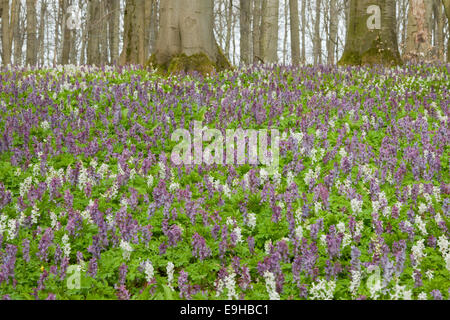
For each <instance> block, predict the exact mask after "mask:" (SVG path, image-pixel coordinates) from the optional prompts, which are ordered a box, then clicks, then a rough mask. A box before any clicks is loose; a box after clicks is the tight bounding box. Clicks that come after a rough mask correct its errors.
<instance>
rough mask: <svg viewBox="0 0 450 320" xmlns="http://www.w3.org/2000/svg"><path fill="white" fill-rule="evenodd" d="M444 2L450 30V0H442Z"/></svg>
mask: <svg viewBox="0 0 450 320" xmlns="http://www.w3.org/2000/svg"><path fill="white" fill-rule="evenodd" d="M442 2H443V3H444V9H445V15H446V16H447V25H448V29H449V32H450V0H442ZM447 62H450V41H447Z"/></svg>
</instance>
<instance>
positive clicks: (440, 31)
mask: <svg viewBox="0 0 450 320" xmlns="http://www.w3.org/2000/svg"><path fill="white" fill-rule="evenodd" d="M443 8H444V7H443V4H442V1H441V0H434V15H435V17H436V18H435V20H436V50H437V56H438V59H439V60H441V61H444V59H445V58H444V57H445V56H444V54H445V33H444V28H445V16H444V9H443Z"/></svg>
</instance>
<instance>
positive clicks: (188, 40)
mask: <svg viewBox="0 0 450 320" xmlns="http://www.w3.org/2000/svg"><path fill="white" fill-rule="evenodd" d="M213 9H214V6H213V1H212V0H191V1H183V0H165V1H161V3H160V30H159V33H158V40H157V42H156V51H155V54H154V57H155V59H156V61H155V62H156V63H157V64H158V65H167V64H168V63H170V61H171V60H172V58H173V57H175V56H178V55H181V54H184V55H186V56H187V57H190V56H193V55H196V54H205V55H206V56H207V57H208V58H209V60H210V61H211V62H212V63H217V62H218V61H219V59H220V57H219V56H220V53H219V48H218V46H217V44H216V40H215V38H214V31H213V30H214V12H213Z"/></svg>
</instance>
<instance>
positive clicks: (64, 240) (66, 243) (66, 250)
mask: <svg viewBox="0 0 450 320" xmlns="http://www.w3.org/2000/svg"><path fill="white" fill-rule="evenodd" d="M61 241H62V243H63V246H62V249H63V252H64V256H66V257H69V255H70V251H71V248H70V242H69V236H68V235H67V234H64V235H63V236H62V238H61Z"/></svg>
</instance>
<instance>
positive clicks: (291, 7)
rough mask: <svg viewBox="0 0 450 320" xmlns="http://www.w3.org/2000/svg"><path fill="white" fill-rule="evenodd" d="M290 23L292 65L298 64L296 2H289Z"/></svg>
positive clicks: (298, 41) (293, 0)
mask: <svg viewBox="0 0 450 320" xmlns="http://www.w3.org/2000/svg"><path fill="white" fill-rule="evenodd" d="M289 11H290V22H291V55H292V64H294V65H298V64H300V30H299V29H300V26H299V24H300V22H299V16H298V0H289Z"/></svg>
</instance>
